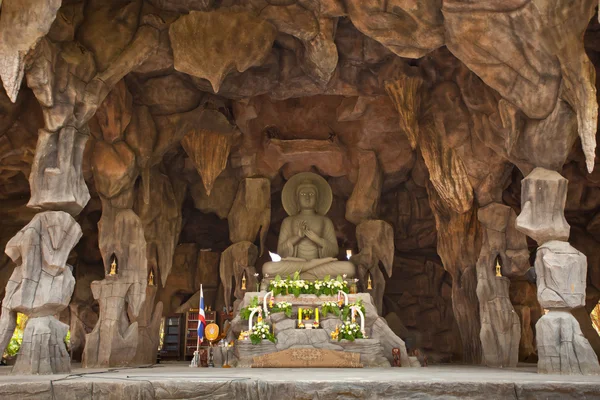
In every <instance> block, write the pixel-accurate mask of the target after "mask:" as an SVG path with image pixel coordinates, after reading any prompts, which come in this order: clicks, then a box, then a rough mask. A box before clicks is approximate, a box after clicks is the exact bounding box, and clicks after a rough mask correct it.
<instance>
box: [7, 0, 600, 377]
mask: <svg viewBox="0 0 600 400" xmlns="http://www.w3.org/2000/svg"><path fill="white" fill-rule="evenodd" d="M597 5H598V3H597V2H596V1H595V0H573V1H554V2H548V1H543V0H506V1H493V0H481V1H462V0H445V1H443V2H442V1H439V0H423V1H418V2H401V1H400V2H399V1H396V2H377V1H374V0H336V1H326V0H315V1H294V0H277V1H275V0H267V1H265V0H253V1H243V0H231V1H212V0H181V1H175V0H127V1H122V0H63V1H59V0H3V1H0V79H1V80H2V88H3V89H0V218H1V220H2V227H3V230H2V232H1V233H0V246H2V248H6V249H7V255H4V254H2V255H0V296H4V299H5V300H4V301H3V312H2V316H1V317H0V321H1V323H0V333H1V335H2V341H0V344H5V343H4V342H5V341H6V337H5V336H6V335H8V334H9V332H10V331H11V330H12V326H13V323H14V322H13V320H14V315H15V314H14V313H15V312H25V311H26V312H27V313H32V312H33V311H32V309H31V307H30V308H29V309H23V310H21V308H20V307H21V306H19V305H17V303H18V302H17V299H18V296H17V297H15V296H16V295H15V293H20V291H23V290H25V289H26V286H27V285H30V284H33V283H31V282H29V281H27V279H28V278H25V277H26V276H29V275H28V274H30V273H32V272H31V271H32V270H28V268H30V266H33V265H35V268H36V271H37V270H38V269H41V270H42V271H45V270H44V268H51V269H52V268H55V269H54V270H53V274H55V275H54V276H61V277H63V278H61V279H64V280H65V281H64V282H63V283H65V282H66V281H69V282H71V281H72V279H71V278H69V277H70V275H69V274H72V275H73V277H74V278H75V279H76V280H77V282H76V286H75V293H74V295H73V298H72V299H71V298H70V296H71V294H70V293H71V292H72V291H73V289H72V282H71V283H70V284H69V285H70V286H69V285H67V284H66V283H65V286H64V287H63V286H61V290H60V291H58V290H57V291H56V294H60V296H59V297H60V299H57V300H52V299H42V298H40V299H38V300H36V301H44V302H46V301H47V304H48V305H47V306H42V304H46V303H43V302H42V303H35V306H34V307H33V309H36V308H35V307H40V309H44V310H47V311H48V313H47V314H44V315H40V316H39V318H32V319H31V320H30V326H29V325H28V327H27V328H26V339H27V340H26V343H27V345H26V346H24V348H23V353H22V355H21V358H22V359H23V360H25V359H31V360H34V361H35V360H38V359H40V360H47V361H43V362H42V363H41V364H39V365H40V367H39V372H52V371H59V370H61V371H63V372H64V371H66V365H67V361H66V358H65V354H64V353H63V347H62V337H61V336H62V335H63V333H64V331H65V329H64V326H63V325H61V324H60V323H58V322H57V321H56V320H54V319H53V318H54V317H52V315H54V313H56V312H58V311H57V310H58V309H59V308H61V307H62V308H66V307H67V306H68V307H69V310H70V311H66V312H65V313H70V326H71V337H72V343H71V344H72V345H73V346H74V348H73V354H74V355H75V356H76V357H78V356H79V354H78V353H81V352H83V355H84V361H85V363H86V365H90V366H91V365H95V366H99V365H103V366H107V365H129V364H137V363H147V362H151V361H152V358H153V351H151V350H148V352H142V351H138V350H137V349H140V350H145V349H146V348H151V347H152V346H155V342H156V340H157V336H156V335H157V333H156V329H157V328H156V324H157V321H158V319H159V316H160V314H161V313H162V314H164V315H163V316H167V315H172V314H173V313H175V311H176V310H178V309H179V310H180V311H181V310H182V307H184V308H185V307H188V306H189V305H190V304H195V303H194V301H196V298H195V297H193V296H195V294H196V293H197V292H198V290H199V288H200V284H203V285H204V286H203V287H204V289H205V292H204V293H205V296H206V298H205V301H206V304H207V305H209V304H210V305H211V306H212V307H215V309H217V310H219V311H220V310H221V308H222V306H223V305H227V306H229V305H231V304H233V301H235V300H238V302H237V303H238V304H239V302H241V301H242V299H243V298H244V291H243V290H242V289H241V278H242V276H243V275H245V276H246V286H247V291H251V290H254V287H255V286H256V283H257V281H256V277H255V276H254V274H255V273H262V272H263V269H262V265H263V264H264V263H265V262H267V261H269V255H268V251H271V252H275V249H276V247H277V238H278V235H279V233H280V231H281V224H282V221H283V219H284V218H285V216H286V213H285V210H284V208H283V206H282V204H281V201H280V197H281V196H280V192H281V191H282V188H283V186H284V184H285V182H286V181H287V180H289V179H290V177H292V176H293V175H295V174H297V173H300V172H313V173H317V174H318V175H320V176H322V177H323V178H324V179H325V180H327V182H328V184H329V185H330V186H331V188H332V206H331V210H330V212H329V214H328V215H329V217H330V219H331V220H332V222H333V225H334V229H335V237H336V239H337V242H338V247H339V249H340V252H339V254H338V255H337V258H338V260H339V261H342V260H345V256H346V254H345V250H347V249H352V250H358V254H355V255H354V257H353V261H354V262H355V264H356V265H357V266H358V270H359V279H360V282H359V287H363V286H366V281H365V279H366V278H365V274H366V273H367V271H369V272H370V274H371V277H372V279H373V290H372V292H371V293H372V295H373V298H374V304H375V307H376V309H377V311H378V312H379V313H380V316H381V317H382V318H385V320H386V321H388V323H389V329H392V330H394V332H395V333H396V334H397V335H398V336H400V337H402V339H403V340H405V342H406V346H407V348H408V351H409V352H410V351H414V350H418V351H419V352H421V353H425V354H427V355H428V357H429V360H430V362H434V363H435V362H438V361H460V362H466V363H473V364H479V363H480V362H481V361H482V360H483V361H485V362H486V363H488V364H490V365H502V366H505V365H514V362H515V352H516V350H515V349H516V343H517V342H518V343H519V345H518V352H519V356H518V357H519V360H520V361H530V362H531V361H535V360H537V359H539V367H540V371H541V372H561V373H592V372H594V371H595V370H596V364H595V363H594V358H593V357H592V355H593V353H591V351H592V350H590V349H594V350H595V351H596V352H597V353H600V338H599V337H598V335H596V333H595V331H594V330H593V328H592V326H591V320H590V319H589V313H590V312H591V310H592V309H593V308H594V307H595V306H596V305H597V304H598V301H599V300H600V261H598V260H600V257H599V256H598V255H599V251H600V250H599V249H600V200H599V199H600V196H599V193H600V174H599V172H598V171H599V170H598V168H600V167H596V166H595V161H596V160H595V147H596V136H597V135H596V134H597V120H598V108H597V94H596V86H597V83H596V66H600V46H599V45H598V43H600V35H599V33H598V32H600V24H599V22H598V20H597V18H594V13H595V10H596V6H597ZM523 178H524V179H523ZM522 180H523V184H522V185H521V181H522ZM36 213H39V214H37V215H36ZM55 213H60V215H62V217H57V218H59V219H60V220H61V221H62V222H61V223H60V225H61V226H63V228H65V227H68V230H65V232H67V231H68V232H71V233H72V234H73V235H74V236H73V237H76V236H77V235H76V234H75V233H76V232H77V231H78V228H77V226H81V229H80V230H81V234H82V240H81V241H80V242H79V243H77V240H75V239H73V243H70V242H69V243H68V244H67V242H66V241H65V242H64V243H63V242H60V241H57V240H56V239H55V238H56V237H57V235H58V230H57V229H54V228H46V227H44V226H45V225H44V224H45V223H46V222H45V221H49V220H50V219H51V218H55V217H51V215H58V214H55ZM67 214H68V215H70V217H68V215H67ZM515 215H518V217H517V218H516V221H515V218H514V216H515ZM67 217H68V218H67ZM99 223H100V226H99V227H98V224H99ZM24 227H25V228H24ZM21 230H22V232H21V233H19V231H21ZM517 230H519V231H520V232H517ZM34 231H36V232H39V235H38V237H40V239H39V240H42V241H44V240H47V238H51V240H50V242H51V243H52V245H51V246H50V247H47V248H42V249H37V248H35V250H34V247H31V248H29V247H28V246H34V244H33V241H30V242H27V241H26V240H25V239H23V237H24V235H25V234H27V235H30V234H32V232H34ZM523 234H525V235H527V236H529V237H530V238H531V239H533V240H534V241H535V242H537V245H538V247H539V248H538V250H537V254H536V266H535V269H536V271H538V272H537V278H538V280H537V283H534V282H535V279H534V274H533V271H531V270H530V271H528V272H527V271H526V270H527V267H529V264H530V260H529V258H530V257H531V256H532V252H533V250H534V248H533V245H534V242H533V241H531V240H529V239H527V240H529V242H527V240H526V239H525V237H524V236H523ZM15 235H16V236H15ZM34 236H35V235H34ZM13 237H14V238H15V239H13V240H12V241H11V238H13ZM36 240H37V239H36ZM17 242H18V243H17ZM569 243H570V244H569ZM7 244H8V245H9V246H7ZM15 246H17V247H18V248H19V253H20V254H21V256H20V257H19V256H18V255H17V253H16V250H15V249H16V248H17V247H15ZM69 246H70V247H69ZM67 247H69V248H68V249H67ZM50 248H52V249H60V257H61V258H60V260H58V261H56V260H55V261H44V260H46V259H47V257H48V254H46V253H45V252H46V251H47V250H48V249H50ZM63 253H64V254H63ZM69 253H70V255H69ZM113 253H114V254H115V256H116V258H117V260H118V261H117V265H118V268H117V269H118V271H117V273H116V275H111V274H110V269H111V267H110V264H111V263H112V258H113ZM33 254H41V256H40V258H38V259H37V261H26V255H33ZM56 254H58V253H56ZM42 256H43V257H42ZM57 257H58V256H57ZM67 257H68V258H67ZM11 259H12V260H14V262H13V261H11ZM59 261H60V262H59ZM496 262H498V263H499V264H500V266H501V275H502V277H496V276H495V275H496V274H495V265H496ZM44 263H47V264H48V265H49V266H50V267H48V266H47V265H46V264H44ZM67 265H72V266H73V272H71V270H70V268H69V267H67ZM56 268H58V269H60V273H58V272H57V271H58V270H57V269H56ZM151 272H152V273H153V274H154V277H155V283H156V286H155V287H154V288H152V287H146V285H147V282H148V276H149V274H150V273H151ZM42 275H43V274H42ZM43 276H45V275H43ZM34 281H35V280H34ZM35 282H38V281H35ZM39 282H41V281H39ZM92 282H94V283H92ZM36 284H37V283H36ZM55 284H56V283H54V284H53V285H55ZM39 285H40V287H43V288H44V289H43V290H46V286H47V285H46V284H43V285H42V284H41V283H40V284H39ZM52 287H54V286H52ZM69 287H70V288H71V289H69ZM536 287H537V289H538V292H537V293H536V289H535V288H536ZM5 288H6V289H5ZM112 290H115V291H116V292H115V293H116V294H118V297H114V296H112V294H110V295H109V292H111V291H112ZM25 292H27V290H25V291H24V292H23V293H25ZM38 292H39V291H38ZM41 293H45V292H44V291H42V292H41ZM53 293H54V292H53ZM111 293H112V292H111ZM40 295H41V294H40ZM28 296H29V295H25V296H24V297H22V298H21V300H19V301H22V299H29V297H28ZM35 296H36V298H37V297H38V296H39V295H38V293H37V292H36V294H35ZM29 300H31V299H29ZM29 300H28V301H29ZM13 303H14V304H15V306H14V307H13V305H12V304H13ZM161 303H162V310H161V306H160V304H161ZM44 307H45V308H44ZM544 308H545V309H548V310H550V311H549V312H548V313H547V314H545V315H544V316H542V315H543V313H544V311H543V310H544ZM513 309H514V313H513V312H512V310H513ZM567 309H570V310H575V311H574V313H573V315H574V317H575V319H573V318H571V317H570V314H566V312H567V311H566V310H567ZM50 311H52V313H50ZM515 315H516V316H517V317H518V320H517V319H516V317H515ZM517 322H518V324H517ZM536 324H538V325H539V328H538V329H535V326H536ZM517 328H519V329H517ZM559 328H560V329H559ZM518 330H520V332H521V334H520V340H517V336H518V335H517V331H518ZM48 332H50V333H51V334H50V335H46V333H48ZM86 334H87V335H88V340H87V343H84V342H85V341H86V340H85V337H86V336H85V335H86ZM581 335H585V336H586V337H585V338H584V337H583V336H581ZM41 337H43V338H44V339H43V341H38V338H41ZM585 339H588V342H589V345H588V344H586V343H587V342H586V341H585ZM380 340H381V338H380ZM105 343H106V344H105ZM536 343H538V346H537V348H536ZM567 343H569V344H567ZM31 344H35V345H31ZM32 346H33V347H32ZM83 347H85V349H86V350H85V351H83ZM54 350H56V351H55V352H53V351H54ZM46 354H57V356H56V357H55V360H57V363H54V364H52V363H53V362H54V361H52V360H53V358H52V357H50V358H48V357H46ZM44 363H47V364H44ZM43 364H44V365H45V366H44V365H43ZM19 365H20V367H19V368H21V367H23V364H22V362H20V364H19ZM32 365H38V364H35V363H33V364H32ZM20 371H23V372H31V373H35V372H36V371H35V370H34V369H31V368H29V367H27V368H26V369H22V368H21V369H20Z"/></svg>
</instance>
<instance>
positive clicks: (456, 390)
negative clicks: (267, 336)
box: [0, 363, 600, 400]
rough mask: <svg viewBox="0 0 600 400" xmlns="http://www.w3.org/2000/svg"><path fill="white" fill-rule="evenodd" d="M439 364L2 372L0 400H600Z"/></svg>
mask: <svg viewBox="0 0 600 400" xmlns="http://www.w3.org/2000/svg"><path fill="white" fill-rule="evenodd" d="M535 371H536V370H535V366H521V367H519V368H515V369H491V368H485V367H473V366H460V365H444V366H430V367H427V368H385V369H383V368H381V369H377V368H373V369H242V368H232V369H222V368H199V369H198V368H195V369H191V368H189V367H187V364H183V363H163V364H158V365H155V366H152V367H148V368H121V369H110V370H107V369H81V368H79V367H78V366H77V365H75V366H74V368H73V372H72V374H71V375H51V376H50V375H42V376H23V375H20V376H12V375H9V372H10V367H0V399H2V400H10V399H19V400H27V399H36V400H38V399H39V400H44V399H60V400H69V399H94V400H98V399H115V400H116V399H224V400H225V399H227V400H229V399H261V400H263V399H285V400H293V399H319V400H325V399H485V400H494V399H578V400H585V399H600V377H598V376H560V375H538V374H537V373H536V372H535Z"/></svg>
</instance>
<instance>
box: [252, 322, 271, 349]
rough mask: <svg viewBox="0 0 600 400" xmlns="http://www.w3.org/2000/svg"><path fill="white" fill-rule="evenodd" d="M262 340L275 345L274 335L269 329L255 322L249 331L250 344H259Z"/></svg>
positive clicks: (262, 323) (261, 323) (267, 326)
mask: <svg viewBox="0 0 600 400" xmlns="http://www.w3.org/2000/svg"><path fill="white" fill-rule="evenodd" d="M263 339H267V340H269V341H271V342H273V343H275V335H273V334H272V333H271V327H270V326H269V325H267V324H265V323H264V322H257V323H256V324H255V325H254V326H253V327H252V330H251V331H250V341H252V344H259V343H260V342H261V341H262V340H263Z"/></svg>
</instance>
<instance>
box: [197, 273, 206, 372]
mask: <svg viewBox="0 0 600 400" xmlns="http://www.w3.org/2000/svg"><path fill="white" fill-rule="evenodd" d="M203 295H204V293H202V284H200V300H199V303H200V304H199V305H198V326H200V311H201V309H202V303H203V301H202V298H203V297H204V296H203ZM202 329H204V327H202ZM196 352H198V361H200V335H198V339H197V340H196Z"/></svg>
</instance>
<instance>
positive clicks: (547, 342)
mask: <svg viewBox="0 0 600 400" xmlns="http://www.w3.org/2000/svg"><path fill="white" fill-rule="evenodd" d="M535 328H536V342H537V348H538V356H539V361H538V372H539V373H542V374H561V375H579V374H583V375H597V374H600V366H599V365H598V357H597V356H596V353H594V350H593V349H592V347H591V346H590V343H589V342H588V341H587V339H586V338H585V337H584V336H583V333H581V329H580V328H579V323H578V322H577V320H576V319H575V317H573V315H571V313H569V312H567V311H554V310H550V312H549V313H548V314H546V315H544V316H543V317H542V318H540V320H539V321H538V322H537V324H536V325H535Z"/></svg>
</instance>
